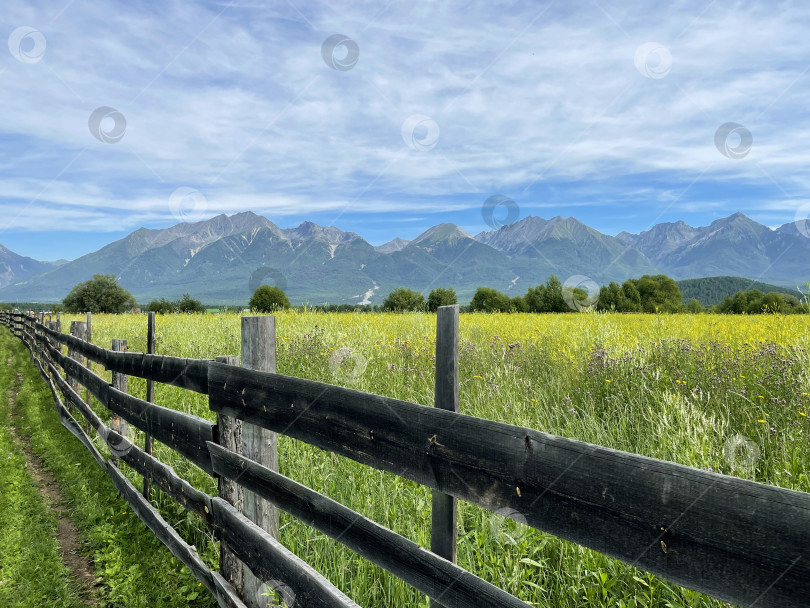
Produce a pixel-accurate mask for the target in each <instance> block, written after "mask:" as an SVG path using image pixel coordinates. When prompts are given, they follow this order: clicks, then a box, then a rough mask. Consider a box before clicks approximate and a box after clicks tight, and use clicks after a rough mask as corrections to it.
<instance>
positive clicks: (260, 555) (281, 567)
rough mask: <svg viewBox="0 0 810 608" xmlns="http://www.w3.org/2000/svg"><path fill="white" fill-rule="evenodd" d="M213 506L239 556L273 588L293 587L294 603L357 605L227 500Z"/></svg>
mask: <svg viewBox="0 0 810 608" xmlns="http://www.w3.org/2000/svg"><path fill="white" fill-rule="evenodd" d="M211 506H212V510H213V517H212V520H213V523H214V525H215V526H216V527H217V528H218V529H219V530H221V532H222V536H223V538H224V539H225V541H226V542H227V543H228V544H229V545H230V546H231V547H233V549H234V551H235V552H236V555H237V556H238V557H239V559H241V560H242V561H243V562H244V563H245V564H246V565H247V566H248V567H249V568H250V569H251V570H252V571H253V572H255V573H256V574H257V576H258V577H259V578H260V579H261V580H264V581H267V582H268V586H269V587H270V588H274V589H278V588H282V587H286V588H289V590H290V591H291V592H292V593H293V594H294V596H295V597H294V602H293V603H292V604H290V605H294V606H306V607H307V608H327V607H330V608H349V607H352V608H356V607H357V604H355V603H354V602H353V601H352V600H350V599H349V598H347V597H346V596H345V595H344V594H343V593H342V592H341V591H340V590H339V589H337V588H335V586H334V585H332V583H330V582H329V581H328V580H326V579H325V578H324V577H323V576H322V575H321V574H320V573H319V572H317V571H316V570H314V569H313V568H312V566H310V565H309V564H307V563H306V562H305V561H303V560H302V559H301V558H299V557H298V556H297V555H295V554H293V553H291V552H290V551H289V550H288V549H287V548H286V547H284V545H282V544H281V543H279V542H278V541H277V540H276V539H275V538H273V537H272V536H270V534H269V533H267V532H265V531H264V530H262V529H261V528H259V526H257V525H256V524H254V523H253V522H252V521H250V520H249V519H248V518H247V517H245V516H244V515H242V514H241V513H239V511H237V510H236V509H235V508H234V507H232V506H231V505H230V504H229V503H228V502H227V501H225V500H222V499H221V498H212V499H211ZM267 599H268V598H265V600H267ZM288 603H290V602H288Z"/></svg>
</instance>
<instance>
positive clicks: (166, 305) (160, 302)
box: [146, 298, 175, 315]
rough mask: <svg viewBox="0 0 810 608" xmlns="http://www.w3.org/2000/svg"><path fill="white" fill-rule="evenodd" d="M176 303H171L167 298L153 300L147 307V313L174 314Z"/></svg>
mask: <svg viewBox="0 0 810 608" xmlns="http://www.w3.org/2000/svg"><path fill="white" fill-rule="evenodd" d="M174 310H175V307H174V302H169V300H167V299H166V298H159V299H157V300H152V301H151V302H149V304H148V305H147V306H146V312H155V313H157V314H159V315H166V314H169V313H171V312H174Z"/></svg>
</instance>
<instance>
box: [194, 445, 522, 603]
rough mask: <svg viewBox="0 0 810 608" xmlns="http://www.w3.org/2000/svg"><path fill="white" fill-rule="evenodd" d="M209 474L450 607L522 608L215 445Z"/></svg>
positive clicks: (475, 579) (418, 549)
mask: <svg viewBox="0 0 810 608" xmlns="http://www.w3.org/2000/svg"><path fill="white" fill-rule="evenodd" d="M208 449H209V450H210V451H211V459H212V462H213V464H214V470H215V471H216V472H217V473H219V474H220V475H223V476H226V477H228V478H230V479H234V480H238V482H239V483H240V484H242V485H243V486H245V487H246V488H250V489H251V490H252V491H255V492H256V493H258V494H260V495H261V496H262V497H264V498H265V499H267V500H269V501H271V502H272V503H273V504H275V505H277V506H278V507H279V508H281V509H283V510H284V511H286V512H287V513H289V514H291V515H292V516H293V517H295V518H296V519H299V520H301V521H302V522H304V523H306V524H307V525H308V526H311V527H313V528H315V529H316V530H318V531H320V532H322V533H324V534H326V535H327V536H329V537H330V538H333V539H335V540H337V541H338V542H340V543H341V544H343V545H345V546H347V547H349V548H350V549H351V550H352V551H354V552H356V553H357V554H359V555H361V556H363V557H364V558H366V559H368V560H369V561H371V562H373V563H374V564H377V565H378V566H380V567H381V568H384V569H385V570H387V571H388V572H391V573H393V574H394V575H395V576H397V577H399V578H401V579H402V580H404V581H405V582H406V583H408V584H409V585H411V586H413V587H414V588H416V589H418V590H419V591H421V592H423V593H425V594H426V595H428V596H429V597H431V598H434V599H437V600H441V603H442V605H444V606H448V607H449V608H468V607H469V606H491V607H493V608H496V607H497V608H507V607H508V608H526V606H527V605H526V604H525V603H524V602H522V601H520V600H519V599H517V598H515V597H514V596H512V595H510V594H508V593H507V592H505V591H502V590H501V589H498V588H497V587H495V586H493V585H491V584H490V583H487V582H486V581H484V580H482V579H480V578H478V577H476V576H474V575H473V574H470V573H469V572H467V571H466V570H464V569H463V568H460V567H459V566H457V565H455V564H453V563H451V562H450V561H448V560H446V559H444V558H442V557H440V556H438V555H435V554H434V553H431V552H429V551H426V550H425V549H424V548H422V547H421V546H420V545H419V544H417V543H415V542H413V541H411V540H408V539H407V538H404V537H403V536H400V535H399V534H397V533H395V532H392V531H391V530H389V529H387V528H385V527H383V526H381V525H379V524H377V523H376V522H374V521H371V520H370V519H367V518H365V517H363V516H362V515H361V514H359V513H357V512H356V511H352V510H351V509H349V508H348V507H345V506H343V505H342V504H340V503H338V502H336V501H334V500H332V499H330V498H327V497H326V496H323V495H322V494H319V493H318V492H316V491H314V490H312V489H310V488H308V487H306V486H304V485H301V484H299V483H297V482H295V481H293V480H291V479H289V478H287V477H285V476H284V475H281V474H280V473H277V472H275V471H271V470H270V469H267V468H266V467H263V466H261V465H259V464H258V463H255V462H253V461H251V460H248V459H247V458H245V457H244V456H240V455H239V454H235V453H233V452H231V451H229V450H226V449H225V448H223V447H221V446H218V445H216V444H214V443H209V444H208Z"/></svg>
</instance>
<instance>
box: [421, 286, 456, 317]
mask: <svg viewBox="0 0 810 608" xmlns="http://www.w3.org/2000/svg"><path fill="white" fill-rule="evenodd" d="M452 304H458V299H457V298H456V291H455V290H454V289H453V288H452V287H437V288H436V289H434V290H433V291H431V292H430V295H428V299H427V308H428V310H429V311H430V312H436V310H437V309H438V308H439V306H451V305H452Z"/></svg>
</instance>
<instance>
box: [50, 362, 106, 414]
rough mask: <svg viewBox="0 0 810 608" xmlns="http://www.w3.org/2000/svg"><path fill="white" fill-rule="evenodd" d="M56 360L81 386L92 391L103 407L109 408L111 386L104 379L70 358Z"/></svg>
mask: <svg viewBox="0 0 810 608" xmlns="http://www.w3.org/2000/svg"><path fill="white" fill-rule="evenodd" d="M54 359H55V360H56V361H57V362H58V363H59V365H60V366H61V367H62V369H64V370H65V373H66V374H67V375H68V376H71V377H72V378H73V379H75V380H78V382H79V383H80V384H83V385H84V386H86V387H87V388H88V389H90V393H91V394H92V395H93V396H94V397H95V398H96V399H98V400H99V401H100V402H101V403H102V405H105V406H109V400H110V397H109V390H110V385H109V384H107V381H106V380H105V379H104V378H102V377H101V376H97V375H96V374H94V373H93V372H91V371H90V370H89V369H87V368H86V367H85V366H83V365H82V364H81V363H79V362H78V361H76V360H74V359H71V358H70V357H65V356H61V359H57V358H56V357H54Z"/></svg>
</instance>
